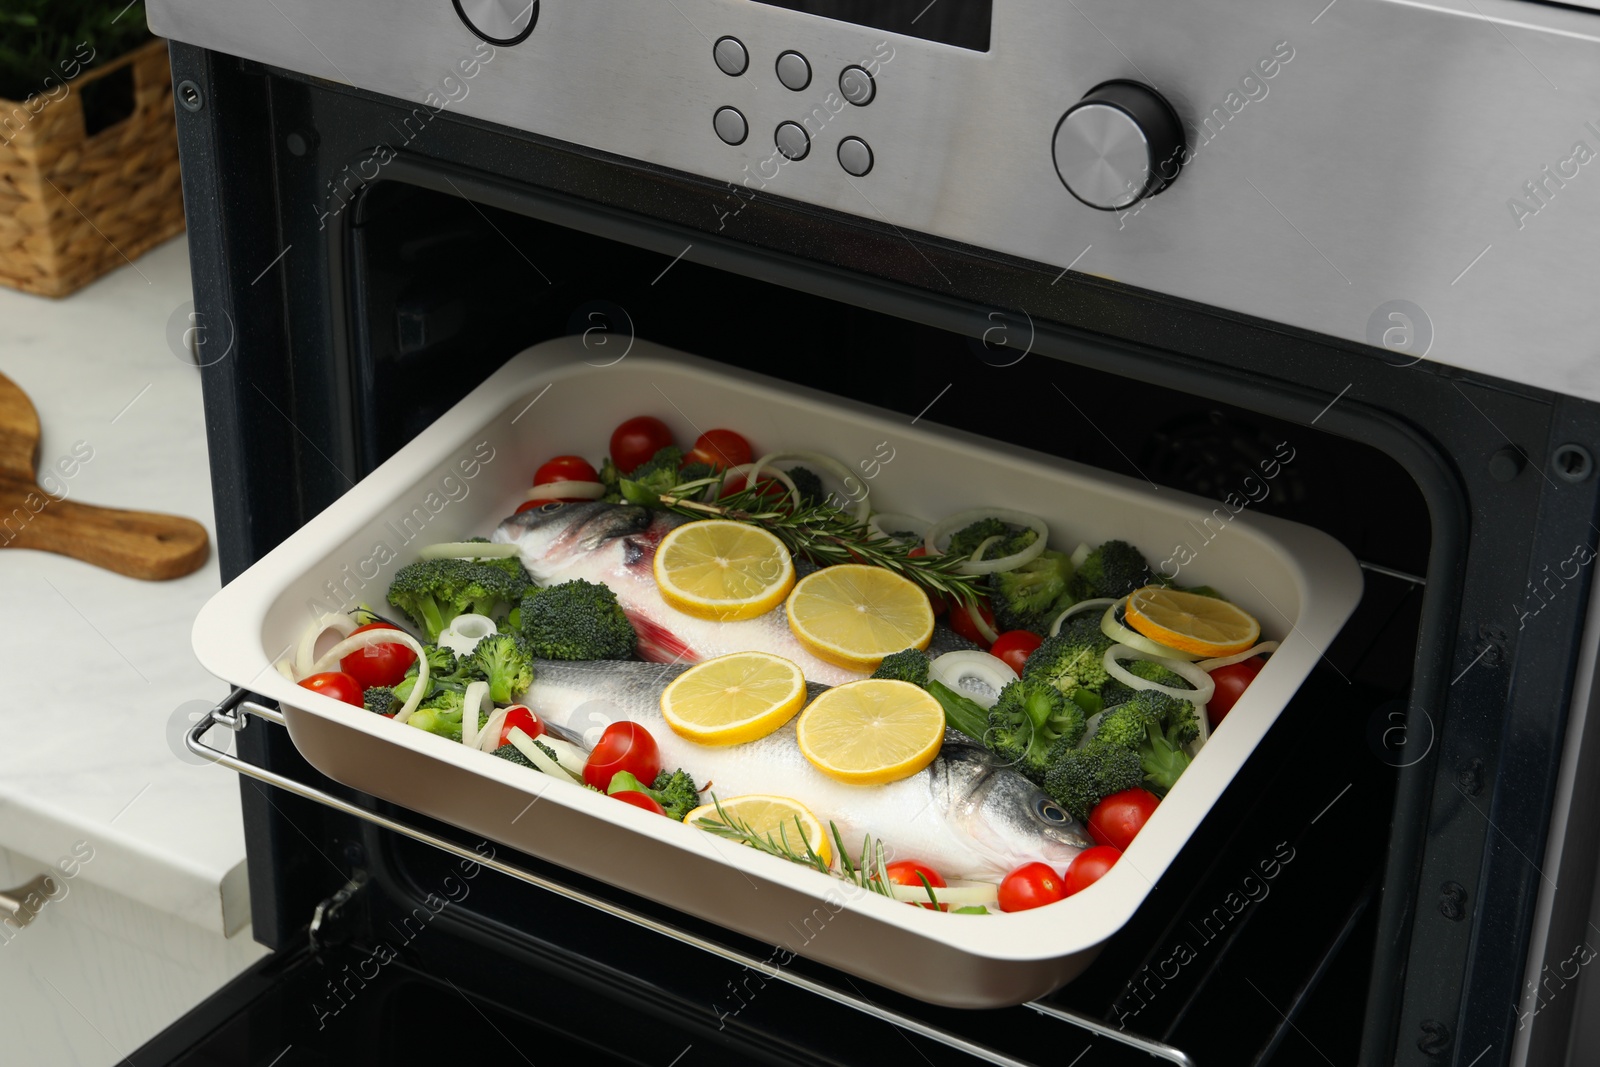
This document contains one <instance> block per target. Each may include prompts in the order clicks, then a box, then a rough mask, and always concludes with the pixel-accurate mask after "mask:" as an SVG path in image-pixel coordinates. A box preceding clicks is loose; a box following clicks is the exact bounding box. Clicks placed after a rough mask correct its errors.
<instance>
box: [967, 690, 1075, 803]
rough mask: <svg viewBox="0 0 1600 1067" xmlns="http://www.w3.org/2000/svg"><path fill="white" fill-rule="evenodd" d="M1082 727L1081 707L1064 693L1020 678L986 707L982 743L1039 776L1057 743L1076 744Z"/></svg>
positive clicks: (1042, 773) (1028, 774)
mask: <svg viewBox="0 0 1600 1067" xmlns="http://www.w3.org/2000/svg"><path fill="white" fill-rule="evenodd" d="M1083 729H1084V717H1083V709H1082V708H1081V707H1079V706H1078V705H1077V704H1076V703H1074V702H1073V701H1071V700H1069V699H1067V696H1066V694H1064V693H1062V692H1061V690H1059V689H1057V688H1056V687H1055V686H1053V685H1050V684H1049V683H1048V682H1045V681H1041V680H1038V679H1032V680H1029V679H1021V680H1018V681H1015V682H1007V683H1006V685H1005V688H1003V689H1001V690H1000V697H999V699H997V700H996V701H995V702H994V706H993V707H992V708H990V709H989V731H988V734H987V735H986V736H985V738H984V743H985V744H986V745H988V747H989V749H990V751H992V752H994V753H995V755H997V756H999V757H1000V758H1002V759H1004V760H1006V761H1007V762H1009V763H1010V764H1012V765H1013V766H1014V767H1016V768H1017V769H1018V770H1019V771H1021V772H1022V773H1023V774H1026V775H1027V776H1028V777H1030V778H1033V779H1035V780H1042V779H1043V776H1044V774H1045V772H1046V771H1047V770H1049V767H1050V753H1051V751H1052V750H1053V749H1054V748H1055V747H1056V745H1057V743H1061V742H1064V743H1065V744H1066V745H1067V746H1069V747H1070V746H1072V745H1075V744H1077V743H1078V739H1079V738H1081V737H1082V736H1083Z"/></svg>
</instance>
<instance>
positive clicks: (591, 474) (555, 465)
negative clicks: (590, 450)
mask: <svg viewBox="0 0 1600 1067" xmlns="http://www.w3.org/2000/svg"><path fill="white" fill-rule="evenodd" d="M599 480H600V472H599V471H597V470H595V469H594V468H593V467H591V466H589V461H588V460H586V459H584V458H583V457H582V456H557V457H556V458H555V459H552V460H550V461H549V462H548V463H546V464H545V465H544V466H542V467H540V468H539V469H538V470H536V471H534V472H533V484H534V485H549V484H550V483H551V482H598V481H599Z"/></svg>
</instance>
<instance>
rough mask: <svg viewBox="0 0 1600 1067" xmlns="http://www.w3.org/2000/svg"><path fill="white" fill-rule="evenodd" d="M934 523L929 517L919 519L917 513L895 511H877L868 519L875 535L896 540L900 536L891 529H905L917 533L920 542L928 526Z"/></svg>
mask: <svg viewBox="0 0 1600 1067" xmlns="http://www.w3.org/2000/svg"><path fill="white" fill-rule="evenodd" d="M932 525H933V524H932V523H931V522H929V521H928V520H927V519H919V518H917V517H916V516H915V515H902V514H900V513H899V512H895V511H879V512H875V513H874V514H873V516H872V518H870V519H868V520H867V530H868V531H869V532H871V533H872V535H873V536H874V537H887V538H888V539H889V540H891V541H896V542H898V541H899V540H900V538H898V537H896V536H894V534H892V533H890V532H889V531H890V530H904V531H906V532H908V533H911V534H915V535H916V539H917V540H918V541H919V542H920V541H921V540H922V536H923V534H925V533H927V532H928V527H929V526H932Z"/></svg>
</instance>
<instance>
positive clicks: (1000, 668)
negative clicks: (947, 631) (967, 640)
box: [928, 649, 1017, 709]
mask: <svg viewBox="0 0 1600 1067" xmlns="http://www.w3.org/2000/svg"><path fill="white" fill-rule="evenodd" d="M928 678H929V679H930V680H931V681H935V682H941V683H943V684H945V685H947V686H949V687H950V688H951V689H954V690H955V691H956V692H957V693H960V694H961V695H962V696H964V697H968V698H969V699H971V700H972V702H973V703H975V704H977V705H978V706H980V707H982V708H985V709H987V708H990V707H993V706H994V702H995V701H996V700H997V699H999V696H1000V690H1002V689H1004V688H1005V687H1006V683H1008V682H1014V681H1016V680H1017V672H1016V671H1014V670H1012V669H1011V664H1009V663H1007V662H1006V661H1005V660H1003V659H1001V658H1000V657H999V656H991V655H989V653H987V652H979V651H977V650H976V649H964V650H962V651H960V652H946V653H945V654H944V655H942V656H940V657H939V658H938V659H935V660H934V661H933V663H932V664H930V665H929V667H928ZM963 678H976V679H977V680H978V681H980V682H982V683H983V684H984V685H986V686H988V687H989V688H990V689H993V690H994V696H988V695H985V694H982V693H976V692H973V691H972V690H971V689H968V688H966V687H965V686H963V685H962V684H961V680H962V679H963Z"/></svg>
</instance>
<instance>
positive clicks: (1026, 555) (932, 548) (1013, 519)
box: [922, 508, 1050, 641]
mask: <svg viewBox="0 0 1600 1067" xmlns="http://www.w3.org/2000/svg"><path fill="white" fill-rule="evenodd" d="M979 519H999V520H1000V521H1001V522H1009V523H1011V524H1012V525H1013V526H1026V527H1027V528H1028V529H1030V530H1032V531H1033V532H1034V533H1036V534H1038V535H1039V536H1037V537H1035V538H1034V539H1033V544H1031V545H1029V546H1028V547H1027V548H1024V549H1023V550H1022V551H1021V552H1014V553H1012V554H1011V555H1009V556H1001V557H1000V558H999V559H985V560H976V561H970V560H969V561H968V562H966V563H963V564H962V565H961V573H963V574H994V573H996V572H998V571H1010V570H1016V569H1017V568H1018V567H1021V566H1022V565H1023V564H1026V563H1032V562H1033V561H1034V560H1036V559H1038V558H1039V554H1040V553H1042V552H1043V551H1044V546H1045V542H1046V541H1047V540H1049V538H1050V527H1049V526H1047V525H1045V521H1044V520H1043V519H1041V518H1039V516H1037V515H1030V514H1028V513H1027V512H1026V511H1013V510H1011V509H1010V508H969V509H967V510H966V511H958V512H956V513H955V514H954V515H951V516H949V517H948V518H944V519H940V520H939V521H938V522H936V523H934V524H933V525H932V526H930V527H928V532H927V534H926V535H925V536H924V537H923V539H922V545H923V547H924V548H926V549H927V550H928V555H930V556H941V555H943V554H944V550H943V549H942V548H940V547H939V542H940V541H942V540H944V539H945V538H946V537H948V536H949V535H950V534H953V533H955V532H956V531H957V530H960V529H961V528H962V527H964V526H971V525H972V524H973V523H975V522H977V521H978V520H979ZM989 640H991V641H993V640H994V638H992V637H991V638H989Z"/></svg>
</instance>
